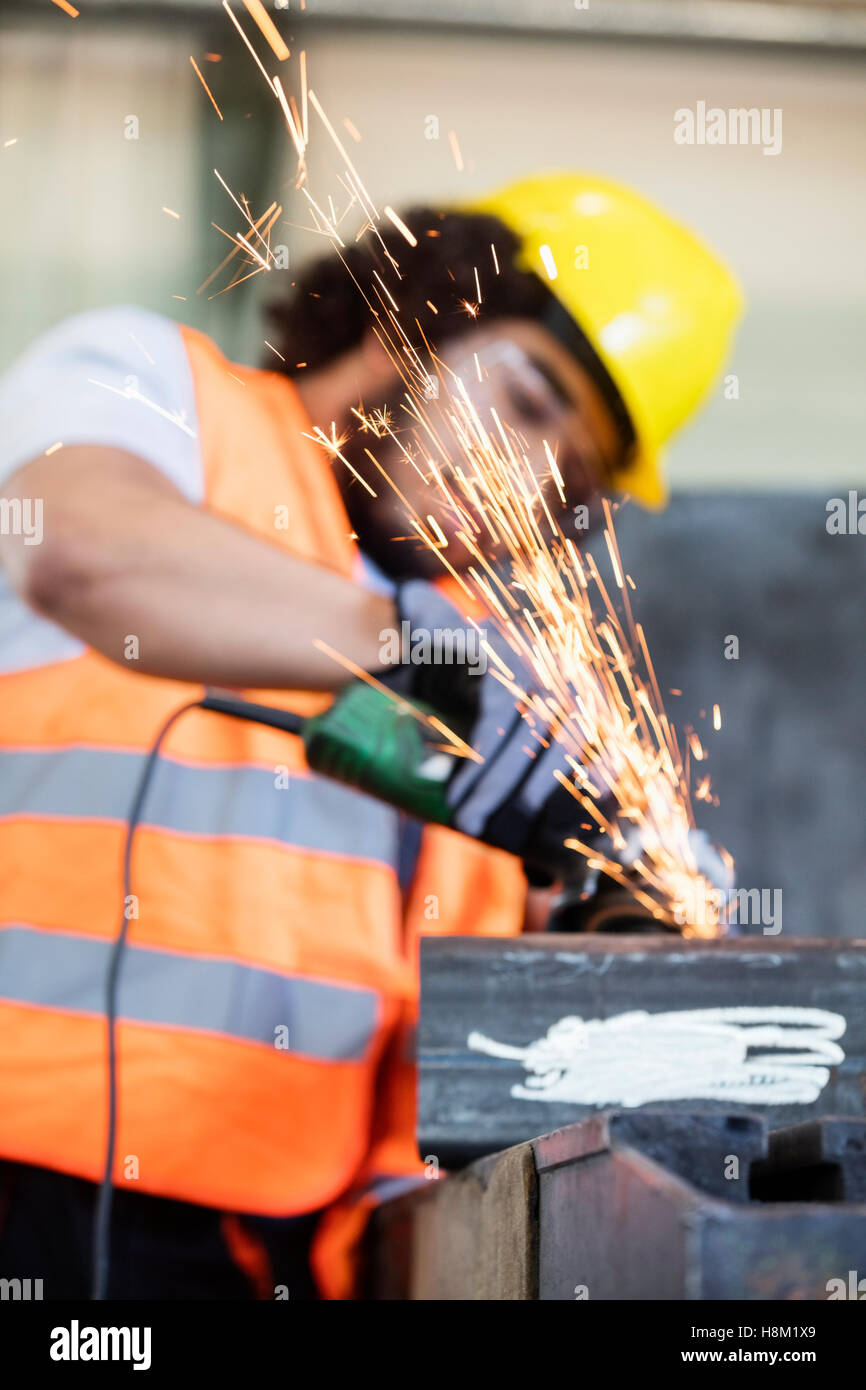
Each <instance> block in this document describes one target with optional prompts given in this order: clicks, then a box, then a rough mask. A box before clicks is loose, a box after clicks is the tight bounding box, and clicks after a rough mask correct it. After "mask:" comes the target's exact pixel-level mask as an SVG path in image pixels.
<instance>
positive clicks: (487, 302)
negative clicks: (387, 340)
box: [264, 207, 634, 455]
mask: <svg viewBox="0 0 866 1390" xmlns="http://www.w3.org/2000/svg"><path fill="white" fill-rule="evenodd" d="M402 221H403V222H404V223H405V225H406V226H407V227H408V228H409V231H410V232H411V233H412V235H413V236H414V237H415V240H416V242H417V244H416V245H415V246H411V245H410V244H409V243H408V242H407V240H406V238H405V237H404V236H403V234H402V233H401V232H400V231H398V230H397V228H396V227H392V226H390V225H387V224H382V225H380V228H379V231H380V236H381V240H380V238H379V236H371V235H369V234H367V235H366V236H364V237H363V238H362V240H361V241H360V242H355V243H353V244H351V245H349V246H347V247H345V249H343V250H342V252H341V256H342V259H341V258H340V256H337V255H334V254H331V255H329V256H323V257H321V258H320V259H318V260H316V261H314V262H313V263H312V264H311V265H309V266H307V267H306V268H305V269H304V270H303V271H302V272H301V273H300V275H299V276H298V279H297V282H296V284H295V286H294V288H293V290H292V293H291V294H290V295H289V296H287V297H286V298H285V299H282V300H278V301H276V302H275V303H273V304H272V305H270V307H269V308H268V309H267V311H266V312H267V317H268V320H269V322H270V324H271V325H272V327H271V330H270V331H271V335H272V337H273V338H274V339H275V340H276V341H275V342H274V346H275V347H276V348H277V351H278V352H279V353H280V354H281V356H282V357H283V359H284V363H283V364H282V365H280V366H278V367H277V370H279V371H281V372H284V373H285V374H286V375H288V376H298V375H300V373H301V372H303V371H315V369H316V368H317V367H324V366H326V365H327V364H328V363H329V362H332V361H334V359H335V358H337V357H340V356H341V355H342V354H343V353H345V352H348V351H350V349H352V348H354V347H357V346H358V344H359V343H360V342H361V341H362V339H363V337H364V334H365V333H366V332H367V331H368V330H369V328H370V324H371V316H370V308H369V306H368V304H367V302H366V300H365V298H364V294H362V293H361V290H363V291H364V293H365V294H366V293H369V291H370V288H371V286H372V285H373V283H374V282H373V274H374V271H378V273H379V275H380V276H381V277H382V279H383V280H384V282H385V284H386V285H387V287H388V289H389V291H390V292H391V293H392V294H393V295H394V296H395V298H396V299H397V300H398V302H399V305H400V321H401V323H402V324H403V326H404V329H405V330H406V331H407V332H409V333H410V334H411V329H412V325H413V323H414V322H415V321H416V320H417V322H418V324H419V325H420V327H421V329H422V330H423V332H424V334H425V336H427V337H428V338H429V339H430V341H432V342H433V344H434V345H435V346H436V347H442V346H443V344H444V343H445V342H447V341H448V340H449V339H451V338H457V337H459V336H460V335H461V334H463V333H467V332H469V330H470V329H471V328H472V327H473V326H474V324H475V323H476V322H477V320H476V318H475V317H474V316H473V314H471V313H467V309H466V306H467V304H469V305H475V304H476V302H477V298H478V286H477V284H476V279H475V273H476V270H477V272H478V277H479V281H480V285H481V293H482V296H483V302H482V306H481V311H482V315H483V319H484V322H489V321H490V320H491V319H496V318H527V319H535V320H539V321H541V322H543V323H544V324H545V325H546V326H547V327H548V328H549V329H550V331H551V332H553V333H555V334H556V336H557V337H560V338H562V339H563V341H565V342H566V344H567V346H568V348H569V350H570V351H571V352H572V353H573V354H574V356H575V357H576V358H577V359H578V361H579V362H580V363H581V365H582V366H583V367H584V368H585V370H586V371H587V372H588V373H589V375H590V377H591V378H592V379H593V381H594V382H595V384H596V386H597V387H598V388H599V390H600V392H601V394H602V397H603V398H604V400H605V401H606V403H607V405H608V407H609V408H610V410H611V412H612V415H613V418H614V420H615V421H616V423H617V426H618V429H619V432H620V437H621V441H622V448H623V454H624V455H625V453H626V452H627V451H628V450H629V449H630V448H631V446H632V444H633V441H634V431H633V428H632V425H631V421H630V420H629V417H628V413H627V411H626V409H625V406H624V404H623V402H622V399H621V397H620V395H619V392H618V391H617V389H616V387H615V385H614V384H613V382H612V380H611V378H610V376H609V374H608V372H607V370H606V368H605V367H604V365H603V364H602V362H601V361H600V359H599V357H598V355H597V354H596V352H595V350H594V348H593V347H592V345H591V343H590V342H589V340H588V339H587V338H586V336H585V334H584V333H582V331H581V329H580V327H579V326H578V325H577V324H576V323H574V321H573V320H572V319H571V318H570V316H569V315H568V314H567V313H566V311H565V310H564V309H563V307H562V305H561V304H560V303H559V301H558V300H557V299H556V298H555V296H554V295H553V294H551V292H550V290H549V289H548V288H547V286H546V285H545V284H544V283H543V281H542V280H540V279H539V278H538V276H536V275H534V274H533V273H532V271H529V270H523V269H521V268H520V267H519V266H518V265H517V253H518V251H519V250H520V242H519V240H518V238H517V237H516V236H515V234H514V233H513V232H512V231H511V230H510V228H509V227H506V225H505V223H504V222H501V221H500V220H499V218H498V217H492V216H490V215H489V214H487V213H479V212H443V211H441V210H440V209H438V208H432V207H418V208H412V209H410V210H409V211H408V212H406V213H404V214H402ZM491 247H495V248H496V263H495V264H494V253H493V251H492V250H491ZM389 258H393V260H394V261H396V262H397V264H398V265H399V267H400V278H399V280H398V279H397V277H396V275H395V274H394V270H393V265H392V264H391V260H390V259H389ZM497 266H498V273H497ZM353 277H354V278H353ZM356 282H357V283H356ZM431 303H432V304H434V305H435V311H434V309H431V308H430V305H431ZM264 365H265V366H267V367H268V368H270V369H271V370H274V360H273V357H272V356H269V359H268V361H267V362H265V363H264Z"/></svg>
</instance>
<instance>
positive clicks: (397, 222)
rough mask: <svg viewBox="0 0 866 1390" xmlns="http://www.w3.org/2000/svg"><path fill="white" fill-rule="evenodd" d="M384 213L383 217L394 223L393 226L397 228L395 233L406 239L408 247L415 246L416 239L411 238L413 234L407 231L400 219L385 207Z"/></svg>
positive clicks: (416, 243)
mask: <svg viewBox="0 0 866 1390" xmlns="http://www.w3.org/2000/svg"><path fill="white" fill-rule="evenodd" d="M384 212H385V216H386V217H388V218H390V220H391V221H392V222H393V223H394V226H395V227H396V228H397V231H398V232H399V233H400V235H401V236H403V237H405V238H406V240H407V241H408V243H409V245H410V246H417V245H418V238H417V237H416V236H413V234H412V233H411V232H410V231H409V228H408V227H407V226H406V223H405V222H404V221H403V219H402V217H398V216H397V214H396V212H395V211H394V209H393V208H392V207H386V208H385V209H384Z"/></svg>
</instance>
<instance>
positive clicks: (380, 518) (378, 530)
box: [336, 383, 472, 581]
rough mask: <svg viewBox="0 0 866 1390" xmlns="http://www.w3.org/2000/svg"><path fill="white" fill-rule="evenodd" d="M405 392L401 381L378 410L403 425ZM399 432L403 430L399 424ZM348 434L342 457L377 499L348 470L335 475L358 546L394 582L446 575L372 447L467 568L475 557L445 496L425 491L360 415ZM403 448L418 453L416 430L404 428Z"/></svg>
mask: <svg viewBox="0 0 866 1390" xmlns="http://www.w3.org/2000/svg"><path fill="white" fill-rule="evenodd" d="M404 401H405V393H404V390H403V388H402V385H401V384H400V383H395V387H394V390H393V392H392V393H390V394H389V396H388V398H387V399H386V400H385V401H384V403H383V404H382V405H381V406H377V407H376V408H377V410H378V409H384V410H385V411H386V412H387V417H388V419H389V420H394V421H399V420H400V418H401V415H402V416H403V417H404V418H405V412H403V410H402V409H401V407H402V405H403V403H404ZM394 432H395V433H398V428H397V426H396V425H395V426H394ZM343 433H347V434H348V440H347V442H346V443H345V444H344V445H343V448H342V453H343V456H344V457H345V458H346V459H347V460H348V462H349V463H350V464H351V465H352V468H354V469H355V471H356V472H357V473H358V474H359V475H360V476H361V477H362V478H363V479H364V482H365V483H367V484H368V485H369V487H371V488H372V489H373V491H374V492H375V494H376V496H375V497H372V496H371V495H370V493H369V492H368V491H367V489H366V488H365V487H364V486H363V484H361V483H359V482H358V479H357V478H355V477H353V476H352V474H351V473H350V472H349V471H348V470H347V469H342V470H341V471H339V472H338V473H337V474H336V479H337V486H338V487H339V489H340V494H341V496H342V499H343V505H344V507H345V508H346V511H347V513H348V515H349V520H350V522H351V523H352V530H353V531H354V532H355V534H356V536H357V538H358V545H359V546H360V548H361V550H362V551H363V552H364V553H365V555H368V556H369V557H370V559H371V560H372V561H373V562H374V564H376V565H378V567H379V569H381V570H382V571H383V573H384V574H386V575H387V576H388V578H389V579H393V580H395V581H400V580H402V579H431V580H432V579H439V578H441V576H442V575H443V574H445V573H446V570H445V566H444V565H443V564H442V562H441V560H439V558H438V557H437V555H436V553H435V551H434V550H432V549H431V547H430V546H429V545H426V544H425V543H424V541H423V540H422V539H421V537H420V536H419V535H418V534H417V532H416V531H415V530H414V529H413V527H412V525H411V520H410V515H409V513H408V512H407V509H406V507H405V505H404V503H403V502H402V501H401V499H400V497H399V496H398V494H397V493H396V492H395V491H394V489H393V488H392V487H391V486H390V484H389V483H388V482H387V481H386V480H385V478H383V476H382V474H381V473H380V472H379V469H378V468H377V467H376V466H375V464H374V463H373V462H372V460H371V459H370V458H369V457H368V455H367V454H366V452H365V450H366V449H369V450H370V453H371V454H373V455H374V456H375V457H376V458H377V459H378V461H379V463H380V464H381V466H382V468H383V469H384V471H385V472H386V473H387V474H388V476H389V477H392V478H393V479H394V481H395V483H396V485H397V487H399V489H400V491H401V492H402V493H403V495H404V496H405V497H406V498H407V499H408V501H409V503H410V505H411V506H412V507H413V508H414V509H415V511H416V512H417V513H418V516H419V517H421V518H424V517H426V516H427V514H428V513H432V514H433V515H435V517H436V521H437V522H438V524H439V525H440V526H441V527H442V530H443V531H444V533H445V534H446V535H447V536H448V562H449V564H451V565H453V566H454V568H455V569H457V570H462V569H465V568H466V567H467V566H468V565H469V564H471V562H472V560H471V556H470V554H469V552H468V550H466V548H465V546H463V545H461V543H460V542H459V541H457V540H455V539H454V538H453V523H454V518H453V516H449V514H448V513H447V512H445V510H444V508H443V505H442V502H441V494H439V493H438V489H434V488H433V487H432V486H430V487H426V486H425V485H424V484H423V482H422V481H421V479H420V477H419V476H418V473H417V472H416V471H415V469H414V468H413V466H412V464H411V463H409V462H408V460H407V459H406V457H405V455H404V454H403V453H402V452H401V451H400V450H399V449H398V447H397V445H396V444H395V443H394V441H393V439H391V438H390V437H388V436H386V437H384V438H378V439H377V438H376V437H375V435H373V434H372V432H368V431H366V430H363V429H361V428H360V427H359V425H358V421H357V417H356V416H354V415H347V416H346V417H345V418H344V420H343ZM403 442H404V447H405V448H406V449H407V450H409V452H412V451H413V448H414V446H415V438H414V434H413V431H412V429H411V427H407V429H406V430H405V440H404V441H403Z"/></svg>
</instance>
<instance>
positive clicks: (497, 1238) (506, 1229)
mask: <svg viewBox="0 0 866 1390" xmlns="http://www.w3.org/2000/svg"><path fill="white" fill-rule="evenodd" d="M821 1166H824V1167H831V1168H832V1167H836V1168H837V1169H838V1170H841V1172H842V1176H841V1178H839V1176H838V1173H837V1182H836V1187H835V1191H836V1193H837V1196H836V1199H835V1200H833V1199H831V1198H830V1196H829V1195H827V1192H826V1191H825V1195H823V1196H822V1198H821V1200H817V1201H816V1200H802V1199H800V1200H792V1199H791V1198H790V1195H786V1194H790V1192H791V1180H792V1173H799V1174H800V1175H801V1176H800V1192H801V1196H805V1195H806V1194H807V1193H808V1192H809V1191H810V1190H812V1191H813V1190H814V1188H811V1187H810V1182H809V1181H804V1180H803V1178H802V1174H803V1171H804V1170H807V1169H814V1168H815V1167H821ZM756 1175H759V1181H757V1180H756ZM864 1184H866V1126H864V1124H863V1122H862V1121H857V1120H838V1119H829V1120H828V1119H825V1120H821V1121H817V1122H814V1123H811V1124H809V1125H808V1126H799V1127H796V1128H794V1129H789V1130H785V1131H782V1132H779V1133H770V1134H768V1131H767V1125H766V1121H765V1120H764V1119H763V1118H762V1117H760V1116H757V1115H754V1114H753V1115H742V1114H733V1115H732V1114H728V1115H724V1114H713V1115H708V1114H694V1113H693V1114H686V1113H684V1112H682V1111H676V1112H662V1111H654V1112H647V1111H643V1112H632V1113H630V1114H625V1113H622V1112H620V1113H615V1114H607V1115H601V1116H596V1117H594V1118H592V1119H586V1120H584V1121H582V1122H581V1123H580V1124H576V1125H571V1126H569V1127H568V1128H566V1129H564V1130H560V1131H557V1132H555V1133H553V1134H549V1135H545V1136H544V1137H542V1138H539V1139H536V1140H534V1141H532V1142H531V1143H528V1144H521V1145H519V1146H517V1147H515V1148H513V1149H511V1150H508V1151H507V1152H505V1153H502V1154H497V1155H493V1156H489V1157H487V1158H485V1159H482V1160H480V1161H479V1162H478V1163H475V1164H472V1165H471V1166H470V1167H469V1168H467V1169H465V1170H464V1171H462V1172H460V1173H457V1174H455V1175H453V1176H451V1177H447V1178H445V1179H444V1180H440V1181H439V1182H431V1183H428V1184H425V1185H424V1187H423V1188H422V1190H421V1191H420V1192H416V1193H410V1194H406V1195H405V1196H403V1197H400V1198H397V1199H396V1200H395V1201H393V1202H390V1203H387V1204H386V1205H385V1206H384V1207H383V1208H382V1209H380V1210H379V1212H377V1213H376V1215H375V1216H374V1218H373V1221H372V1223H371V1226H370V1229H369V1233H368V1237H367V1246H366V1296H367V1297H369V1298H391V1299H486V1300H490V1299H492V1300H500V1299H521V1300H535V1299H541V1300H560V1299H567V1300H575V1299H577V1300H584V1299H588V1300H590V1301H597V1300H599V1299H616V1300H648V1299H652V1300H658V1299H664V1300H684V1301H689V1300H715V1299H725V1300H726V1299H735V1300H738V1299H746V1300H758V1301H764V1300H775V1299H784V1300H803V1299H827V1298H828V1297H830V1296H831V1294H832V1296H833V1297H841V1296H843V1295H842V1294H840V1293H839V1292H838V1290H839V1289H843V1290H847V1289H848V1287H849V1285H850V1284H851V1271H855V1273H856V1271H858V1270H860V1271H862V1270H863V1269H864V1260H866V1202H864V1201H862V1200H858V1201H853V1202H852V1201H847V1200H845V1196H846V1195H848V1194H851V1193H853V1194H855V1195H856V1196H858V1197H861V1198H862V1194H863V1191H864ZM758 1190H760V1192H761V1193H762V1196H761V1197H760V1198H759V1197H758V1196H757V1195H756V1193H757V1191H758ZM854 1282H855V1284H856V1278H855V1281H854ZM833 1290H836V1292H835V1293H833V1292H832V1291H833ZM844 1296H856V1294H855V1295H851V1294H850V1293H846V1294H845V1295H844Z"/></svg>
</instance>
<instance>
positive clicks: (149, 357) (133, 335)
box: [129, 333, 156, 367]
mask: <svg viewBox="0 0 866 1390" xmlns="http://www.w3.org/2000/svg"><path fill="white" fill-rule="evenodd" d="M129 336H130V338H131V339H132V341H133V342H134V343H135V346H136V347H137V348H138V350H139V352H142V353H143V354H144V356H145V357H146V358H147V360H148V362H149V363H150V365H151V366H152V367H153V366H155V365H156V364H155V362H154V360H153V358H152V357H151V355H150V353H149V352H148V350H147V348H146V347H145V346H144V343H140V342H139V340H138V338H136V336H135V334H134V333H130V335H129Z"/></svg>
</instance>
